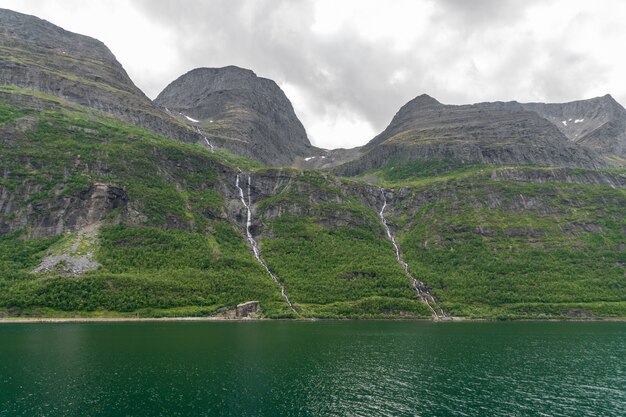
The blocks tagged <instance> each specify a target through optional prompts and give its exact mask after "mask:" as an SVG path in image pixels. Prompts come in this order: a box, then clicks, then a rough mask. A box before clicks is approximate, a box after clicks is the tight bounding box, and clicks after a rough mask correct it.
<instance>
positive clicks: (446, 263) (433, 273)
mask: <svg viewBox="0 0 626 417" xmlns="http://www.w3.org/2000/svg"><path fill="white" fill-rule="evenodd" d="M414 192H415V193H416V194H417V193H420V194H422V195H423V194H428V195H430V196H431V197H432V198H431V202H430V203H428V204H424V205H421V206H419V207H415V209H416V210H415V214H414V217H413V218H411V219H410V220H409V219H406V218H405V219H397V220H398V225H399V226H401V227H402V229H403V230H404V231H405V232H404V233H402V234H401V236H400V244H401V247H402V249H403V252H404V256H405V259H406V260H407V262H408V263H409V264H410V266H411V270H412V271H413V272H414V273H415V274H416V275H417V276H419V277H420V279H422V280H423V281H425V282H427V283H429V284H430V285H432V286H433V287H434V292H435V294H436V295H437V296H438V297H439V299H440V300H442V301H443V303H444V305H445V306H446V307H447V308H448V309H449V310H450V312H451V313H452V314H454V315H457V316H466V317H497V318H523V317H527V318H537V317H544V318H546V317H577V316H617V317H624V315H625V313H626V275H625V271H626V269H625V265H626V251H625V250H624V248H625V247H626V238H625V236H624V230H626V220H625V218H624V207H626V194H625V193H624V190H616V189H613V188H610V187H608V186H589V185H572V184H558V185H557V184H529V183H521V182H498V183H495V182H489V181H483V182H479V183H476V182H473V183H472V182H467V183H466V184H465V185H464V186H463V184H457V185H456V186H455V187H454V188H449V187H444V186H441V185H432V186H430V187H426V188H424V189H422V190H415V191H414Z"/></svg>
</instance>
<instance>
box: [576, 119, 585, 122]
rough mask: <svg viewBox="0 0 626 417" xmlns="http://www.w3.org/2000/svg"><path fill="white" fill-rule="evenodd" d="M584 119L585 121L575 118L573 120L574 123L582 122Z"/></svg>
mask: <svg viewBox="0 0 626 417" xmlns="http://www.w3.org/2000/svg"><path fill="white" fill-rule="evenodd" d="M584 121H585V119H576V120H574V123H582V122H584Z"/></svg>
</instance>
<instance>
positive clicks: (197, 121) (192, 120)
mask: <svg viewBox="0 0 626 417" xmlns="http://www.w3.org/2000/svg"><path fill="white" fill-rule="evenodd" d="M183 116H185V117H186V118H187V120H189V121H190V122H194V123H200V121H199V120H196V119H192V118H191V117H189V116H187V115H186V114H184V115H183Z"/></svg>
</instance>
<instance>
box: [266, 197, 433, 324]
mask: <svg viewBox="0 0 626 417" xmlns="http://www.w3.org/2000/svg"><path fill="white" fill-rule="evenodd" d="M338 209H340V207H336V208H335V214H337V212H338V211H337V210H338ZM344 210H345V209H344ZM347 213H349V215H350V216H351V217H355V218H359V217H360V218H361V219H363V220H365V222H364V223H363V224H355V225H349V226H335V227H324V226H321V225H319V224H318V223H316V222H315V220H316V219H314V218H311V217H302V216H300V217H293V216H282V217H280V218H279V219H278V220H276V221H275V222H273V223H272V235H273V237H272V238H264V239H263V241H262V243H263V246H262V249H263V254H264V258H265V259H266V261H267V262H268V264H269V267H270V268H271V269H272V270H273V271H274V272H275V273H276V274H277V275H278V276H279V277H280V278H281V279H282V280H283V282H284V283H285V286H286V287H287V289H288V291H289V296H290V297H291V299H292V300H294V301H295V302H296V305H297V306H298V308H299V309H300V312H301V314H302V315H303V316H313V317H337V316H341V317H381V316H382V317H384V316H387V317H390V316H391V317H394V316H402V315H407V316H413V317H429V316H430V314H429V312H428V310H427V307H426V306H425V305H424V304H422V303H421V302H419V301H417V299H416V298H417V297H416V294H415V291H413V290H412V289H411V288H410V282H409V279H408V278H407V277H406V276H405V275H404V273H403V271H402V269H401V268H400V266H399V265H398V264H397V262H396V261H395V259H394V256H393V248H392V246H391V242H389V241H388V240H386V239H384V238H383V235H382V234H383V230H382V227H381V226H380V225H379V224H377V223H376V220H375V218H374V213H371V212H364V211H361V212H360V213H356V212H354V211H352V212H350V211H347ZM322 218H328V216H322ZM317 220H318V221H319V220H320V219H317Z"/></svg>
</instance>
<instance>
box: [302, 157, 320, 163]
mask: <svg viewBox="0 0 626 417" xmlns="http://www.w3.org/2000/svg"><path fill="white" fill-rule="evenodd" d="M322 158H323V156H322ZM311 159H315V157H314V156H309V157H306V158H304V160H305V161H307V162H309V161H310V160H311Z"/></svg>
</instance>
